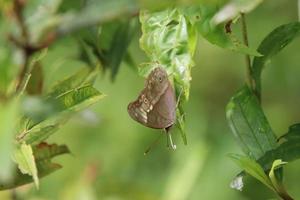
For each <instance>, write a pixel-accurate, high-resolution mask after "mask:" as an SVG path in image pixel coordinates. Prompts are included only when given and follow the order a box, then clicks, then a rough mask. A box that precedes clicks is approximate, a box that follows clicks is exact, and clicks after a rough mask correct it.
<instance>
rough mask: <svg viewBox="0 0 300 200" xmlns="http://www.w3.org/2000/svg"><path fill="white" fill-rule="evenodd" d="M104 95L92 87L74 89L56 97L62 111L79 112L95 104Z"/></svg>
mask: <svg viewBox="0 0 300 200" xmlns="http://www.w3.org/2000/svg"><path fill="white" fill-rule="evenodd" d="M103 97H104V95H103V94H101V93H100V92H99V91H98V90H96V89H95V88H93V87H92V86H90V85H87V86H82V87H79V88H74V89H73V90H71V91H68V92H66V93H65V94H62V95H60V96H57V97H56V101H57V103H58V104H59V105H60V108H61V111H79V110H82V109H83V108H86V107H87V106H89V105H91V104H93V103H95V102H96V101H98V100H99V99H101V98H103Z"/></svg>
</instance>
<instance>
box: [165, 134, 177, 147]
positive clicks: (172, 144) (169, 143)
mask: <svg viewBox="0 0 300 200" xmlns="http://www.w3.org/2000/svg"><path fill="white" fill-rule="evenodd" d="M165 132H166V136H167V147H169V148H171V149H172V150H176V145H175V144H174V143H173V140H172V135H171V133H170V132H169V131H168V129H165Z"/></svg>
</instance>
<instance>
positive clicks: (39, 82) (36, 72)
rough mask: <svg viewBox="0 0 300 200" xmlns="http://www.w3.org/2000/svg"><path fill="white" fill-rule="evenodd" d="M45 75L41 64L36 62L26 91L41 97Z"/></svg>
mask: <svg viewBox="0 0 300 200" xmlns="http://www.w3.org/2000/svg"><path fill="white" fill-rule="evenodd" d="M43 82H44V75H43V69H42V66H41V64H40V63H39V62H36V63H35V64H34V66H33V68H32V70H31V76H30V79H29V82H28V84H27V86H26V91H27V93H28V94H30V95H40V94H41V93H42V90H43Z"/></svg>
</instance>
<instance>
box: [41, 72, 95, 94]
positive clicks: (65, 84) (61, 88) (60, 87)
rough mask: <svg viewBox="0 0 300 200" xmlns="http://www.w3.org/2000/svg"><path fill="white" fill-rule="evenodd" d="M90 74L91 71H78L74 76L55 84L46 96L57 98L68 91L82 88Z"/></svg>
mask: <svg viewBox="0 0 300 200" xmlns="http://www.w3.org/2000/svg"><path fill="white" fill-rule="evenodd" d="M91 73H92V71H91V70H90V69H88V68H83V69H81V70H79V71H78V72H76V73H75V74H73V75H71V76H69V77H67V78H66V79H64V80H62V81H59V82H58V83H56V84H55V85H54V86H53V87H52V88H51V89H50V91H49V92H48V94H47V96H48V97H52V98H56V97H57V96H59V95H62V94H64V93H67V92H68V91H70V90H72V89H74V88H76V87H79V86H82V85H83V84H85V83H86V80H87V78H88V76H89V75H90V74H91Z"/></svg>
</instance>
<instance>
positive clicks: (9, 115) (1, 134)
mask: <svg viewBox="0 0 300 200" xmlns="http://www.w3.org/2000/svg"><path fill="white" fill-rule="evenodd" d="M18 113H19V101H18V99H10V100H9V102H2V101H0V163H1V164H0V179H1V180H3V181H4V182H5V181H9V180H10V178H11V177H12V173H13V163H12V160H11V156H12V155H13V149H14V134H15V131H17V130H16V125H17V120H18Z"/></svg>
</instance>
